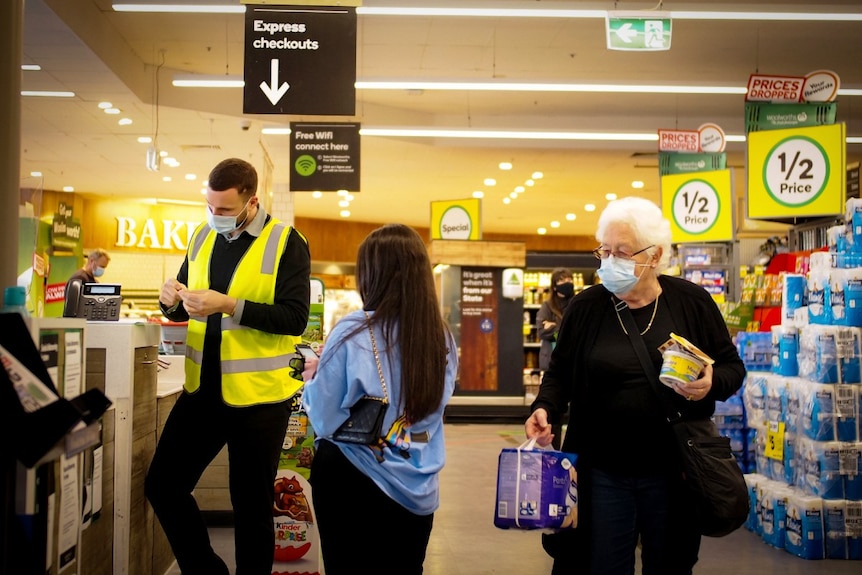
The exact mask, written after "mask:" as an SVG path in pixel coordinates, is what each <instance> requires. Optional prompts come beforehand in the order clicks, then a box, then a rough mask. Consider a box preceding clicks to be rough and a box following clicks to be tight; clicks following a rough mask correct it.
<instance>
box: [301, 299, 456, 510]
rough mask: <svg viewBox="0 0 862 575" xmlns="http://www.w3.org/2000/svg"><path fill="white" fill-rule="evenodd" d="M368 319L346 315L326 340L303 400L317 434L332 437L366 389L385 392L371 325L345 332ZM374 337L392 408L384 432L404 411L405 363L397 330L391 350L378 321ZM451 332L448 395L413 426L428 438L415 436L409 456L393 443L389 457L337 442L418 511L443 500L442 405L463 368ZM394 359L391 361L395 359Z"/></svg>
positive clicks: (386, 488)
mask: <svg viewBox="0 0 862 575" xmlns="http://www.w3.org/2000/svg"><path fill="white" fill-rule="evenodd" d="M364 322H365V312H363V311H357V312H353V313H351V314H350V315H348V316H346V317H344V318H342V319H341V320H340V321H339V322H338V323H337V324H336V325H335V327H334V328H333V329H332V332H331V333H330V334H329V337H327V340H326V346H325V347H324V349H323V355H322V356H321V357H320V363H319V364H318V367H317V372H316V373H315V374H314V377H313V378H312V379H311V381H308V382H306V383H305V387H304V390H303V393H302V403H303V406H304V408H305V411H306V413H307V414H308V419H309V423H311V426H312V428H313V429H314V432H315V435H316V438H317V439H316V441H319V440H320V438H327V439H331V438H332V434H333V433H334V432H335V430H336V429H338V427H339V426H340V425H341V424H342V423H343V422H344V420H345V419H347V416H348V415H349V414H350V406H351V405H353V404H354V403H356V401H357V400H358V399H359V398H360V397H362V396H363V395H371V396H375V397H382V396H383V386H382V385H381V384H380V377H379V376H378V373H377V364H376V363H375V361H374V352H373V351H372V348H371V336H370V334H369V332H368V329H367V328H364V329H361V330H360V331H359V332H358V333H356V334H355V335H354V336H353V337H351V338H350V339H348V340H345V339H344V338H345V336H346V335H347V334H349V333H350V332H352V331H354V330H355V329H356V328H357V327H359V326H360V325H362V324H363V323H364ZM374 337H375V339H376V341H377V350H378V354H379V356H380V363H381V366H382V369H383V376H384V379H385V380H386V388H387V390H388V392H389V409H388V410H387V411H386V418H385V420H384V422H383V432H384V433H386V431H387V430H388V429H389V428H390V427H391V426H392V424H393V423H394V422H395V420H396V419H397V418H398V417H399V416H400V415H402V414H401V413H399V411H398V405H399V403H400V401H401V364H400V356H401V354H400V352H399V350H398V348H397V332H396V333H395V334H393V338H394V339H395V341H396V346H395V347H394V348H393V349H392V350H391V353H386V343H385V341H384V339H383V334H382V332H381V330H380V329H379V326H375V331H374ZM447 338H448V341H449V343H448V356H447V366H446V381H445V389H444V392H443V401H442V402H441V404H440V407H439V408H437V410H436V411H435V412H434V413H432V414H431V415H429V416H428V417H426V418H425V419H423V420H421V421H417V422H416V423H414V424H412V425H411V426H410V432H411V433H413V434H421V433H422V432H424V433H427V435H428V441H427V443H424V442H418V441H412V442H411V443H410V447H409V454H410V457H409V458H408V459H405V458H404V457H402V456H401V455H399V454H398V453H397V452H393V450H392V449H389V448H385V449H383V457H384V461H383V462H382V463H380V462H378V461H377V459H376V458H375V455H374V452H373V451H372V450H371V449H370V448H369V447H368V446H365V445H357V444H350V443H340V442H334V444H335V445H337V446H338V448H339V449H340V450H341V451H342V453H344V455H345V457H347V459H348V460H350V462H351V463H352V464H353V465H354V466H355V467H356V468H357V469H359V470H360V471H362V472H363V473H365V474H366V475H368V476H369V477H370V478H371V479H372V480H373V481H374V483H376V484H377V485H378V486H379V487H380V489H382V490H383V491H384V492H385V493H386V494H387V495H389V497H391V498H392V499H393V500H395V501H397V502H398V503H400V504H401V505H402V506H404V507H405V508H406V509H408V510H409V511H411V512H413V513H416V514H417V515H428V514H430V513H433V512H434V511H435V510H436V509H437V506H438V505H439V501H440V497H439V484H438V474H439V472H440V470H441V469H442V468H443V465H444V463H445V461H446V446H445V443H444V441H443V409H444V407H445V406H446V403H448V401H449V398H450V397H452V392H453V391H454V389H455V378H456V375H457V373H458V351H457V349H456V347H455V341H454V340H453V339H452V336H451V335H448V334H447ZM390 359H391V360H392V362H390Z"/></svg>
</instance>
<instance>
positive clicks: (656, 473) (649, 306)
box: [525, 197, 745, 575]
mask: <svg viewBox="0 0 862 575" xmlns="http://www.w3.org/2000/svg"><path fill="white" fill-rule="evenodd" d="M596 239H598V240H599V242H600V245H599V247H598V248H596V250H595V251H594V254H595V255H596V257H597V258H599V259H600V260H601V267H600V268H599V270H598V275H599V277H600V278H601V280H602V284H601V285H598V286H594V287H591V288H590V289H587V290H584V291H583V292H581V293H580V294H578V295H577V296H575V297H574V298H573V299H572V301H571V302H570V303H569V305H568V306H567V307H566V311H565V313H564V314H563V320H562V323H561V325H560V333H559V337H558V339H557V346H556V347H555V349H554V351H553V353H552V354H551V364H550V367H549V368H548V370H547V371H546V372H545V375H544V378H543V380H542V385H541V387H540V388H539V393H538V394H537V396H536V400H535V401H534V402H533V405H532V407H531V411H532V414H531V415H530V417H529V418H528V419H527V421H526V424H525V432H526V435H527V437H535V438H537V439H538V443H539V444H540V445H547V444H549V443H550V442H551V441H552V425H553V424H554V423H555V422H557V421H559V419H560V417H561V415H562V414H564V413H565V412H566V408H567V407H568V408H569V410H570V415H569V425H568V430H567V433H566V436H565V438H564V440H563V445H562V450H563V451H566V452H571V453H577V454H578V456H579V458H578V489H579V496H580V497H579V501H578V505H579V508H578V513H579V525H578V529H576V530H573V531H572V532H570V533H567V534H557V535H552V536H550V537H548V538H546V539H545V540H543V544H544V545H545V548H546V550H547V551H548V552H549V553H550V554H551V555H552V556H554V557H555V561H554V571H553V573H555V574H556V573H591V574H593V575H631V574H632V573H634V566H635V553H636V548H637V545H638V539H640V541H641V543H642V551H641V559H642V563H643V573H644V575H690V574H691V572H692V568H693V566H694V564H695V563H696V562H697V555H698V550H699V548H700V534H699V530H698V528H697V526H696V523H695V517H694V516H693V508H692V506H691V505H690V504H689V503H688V502H687V501H686V496H685V490H684V486H683V484H682V467H681V462H680V460H679V452H678V447H677V445H676V442H675V438H674V436H673V432H672V430H671V428H670V424H669V423H668V421H667V418H666V416H665V411H664V409H663V407H662V404H661V402H660V401H659V398H658V397H657V396H656V393H655V391H654V389H653V388H652V386H651V384H650V380H649V378H648V377H647V376H646V374H645V373H644V372H643V368H642V367H641V363H640V361H639V360H638V356H637V354H636V352H635V349H634V347H633V345H632V341H631V340H630V338H629V335H628V332H627V331H626V330H625V328H624V326H623V323H622V319H621V318H620V316H619V312H618V309H623V308H622V306H626V305H627V306H628V307H629V308H630V310H631V313H632V315H633V316H634V321H635V323H636V324H637V326H638V328H639V334H634V336H635V337H637V336H640V337H642V338H643V339H644V343H645V344H646V347H647V349H648V350H649V354H650V359H651V360H652V363H653V365H654V367H655V370H656V374H658V372H659V369H660V367H661V364H662V356H661V353H660V352H659V350H658V347H659V346H660V345H662V344H663V343H665V342H666V341H667V340H668V338H669V335H670V333H671V332H673V333H675V334H678V335H681V336H682V337H684V338H686V339H688V340H689V341H690V342H692V343H693V344H694V345H696V346H698V347H699V348H700V349H701V350H703V351H704V352H706V353H707V354H708V355H709V356H710V357H712V358H713V359H714V360H715V364H714V365H713V366H709V365H707V366H706V367H705V368H704V369H703V371H702V373H701V374H700V377H699V378H698V379H696V380H695V381H693V382H691V383H690V384H688V385H684V386H683V385H680V386H677V387H675V388H673V389H672V388H670V387H666V388H665V389H663V390H662V391H663V392H664V393H665V394H666V395H667V396H668V397H669V398H671V400H672V401H673V403H674V405H675V406H676V407H677V409H679V410H680V412H681V414H682V416H683V417H684V418H686V419H708V418H709V417H710V416H711V415H712V413H713V412H714V410H715V402H716V401H720V400H725V399H727V398H728V397H730V396H731V395H732V394H733V393H734V392H735V391H736V390H738V389H739V388H740V386H741V385H742V380H743V378H744V376H745V368H744V366H743V364H742V360H741V359H740V358H739V355H738V353H737V350H736V347H735V345H734V344H733V342H732V341H731V338H730V335H729V333H728V330H727V326H726V325H725V323H724V320H723V318H722V316H721V313H720V312H719V310H718V306H717V305H716V304H715V302H714V301H713V299H712V297H711V296H710V295H709V294H708V293H707V292H706V291H705V290H704V289H703V288H701V287H699V286H696V285H695V284H693V283H691V282H689V281H686V280H684V279H680V278H675V277H670V276H666V275H661V271H662V270H663V269H665V268H666V266H667V263H668V260H669V254H670V247H671V246H670V242H671V232H670V223H669V222H668V221H667V219H665V218H664V217H663V216H662V212H661V210H660V209H659V208H658V207H657V206H656V205H655V204H653V203H652V202H650V201H648V200H645V199H643V198H636V197H628V198H623V199H620V200H614V201H612V202H610V203H608V205H607V207H606V208H605V210H604V211H603V212H602V214H601V216H600V217H599V223H598V229H597V231H596ZM624 311H627V310H624Z"/></svg>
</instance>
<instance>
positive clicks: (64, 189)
mask: <svg viewBox="0 0 862 575" xmlns="http://www.w3.org/2000/svg"><path fill="white" fill-rule="evenodd" d="M63 191H64V192H74V191H75V188H74V187H72V186H63Z"/></svg>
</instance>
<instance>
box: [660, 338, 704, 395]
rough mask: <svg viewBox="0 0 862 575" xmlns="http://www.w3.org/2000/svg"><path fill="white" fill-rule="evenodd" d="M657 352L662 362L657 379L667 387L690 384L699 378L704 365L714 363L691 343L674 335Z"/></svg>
mask: <svg viewBox="0 0 862 575" xmlns="http://www.w3.org/2000/svg"><path fill="white" fill-rule="evenodd" d="M659 351H661V352H662V358H663V360H664V362H663V363H662V366H661V372H660V373H659V377H658V378H659V380H660V381H661V382H662V383H663V384H665V385H667V386H668V387H674V386H675V385H686V384H689V383H691V382H692V381H694V380H696V379H697V378H698V377H700V374H701V372H702V371H703V368H704V366H705V365H707V364H709V365H712V364H713V363H715V362H714V361H713V360H712V358H710V357H709V356H708V355H706V354H705V353H704V352H703V351H701V350H700V349H698V348H697V346H695V345H694V344H693V343H691V342H690V341H688V340H687V339H685V338H684V337H682V336H679V335H676V334H674V333H671V334H670V339H669V340H667V341H666V342H665V343H664V344H662V345H661V346H660V347H659Z"/></svg>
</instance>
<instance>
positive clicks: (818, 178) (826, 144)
mask: <svg viewBox="0 0 862 575" xmlns="http://www.w3.org/2000/svg"><path fill="white" fill-rule="evenodd" d="M844 140H845V125H844V124H833V125H830V126H813V127H808V128H792V129H788V130H768V131H763V132H750V133H749V134H748V166H749V169H748V217H749V218H752V219H758V218H759V219H789V218H801V217H811V216H830V215H837V214H842V213H844V204H845V193H846V186H845V178H846V171H845V169H844V163H845V150H846V148H845V143H844Z"/></svg>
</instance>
